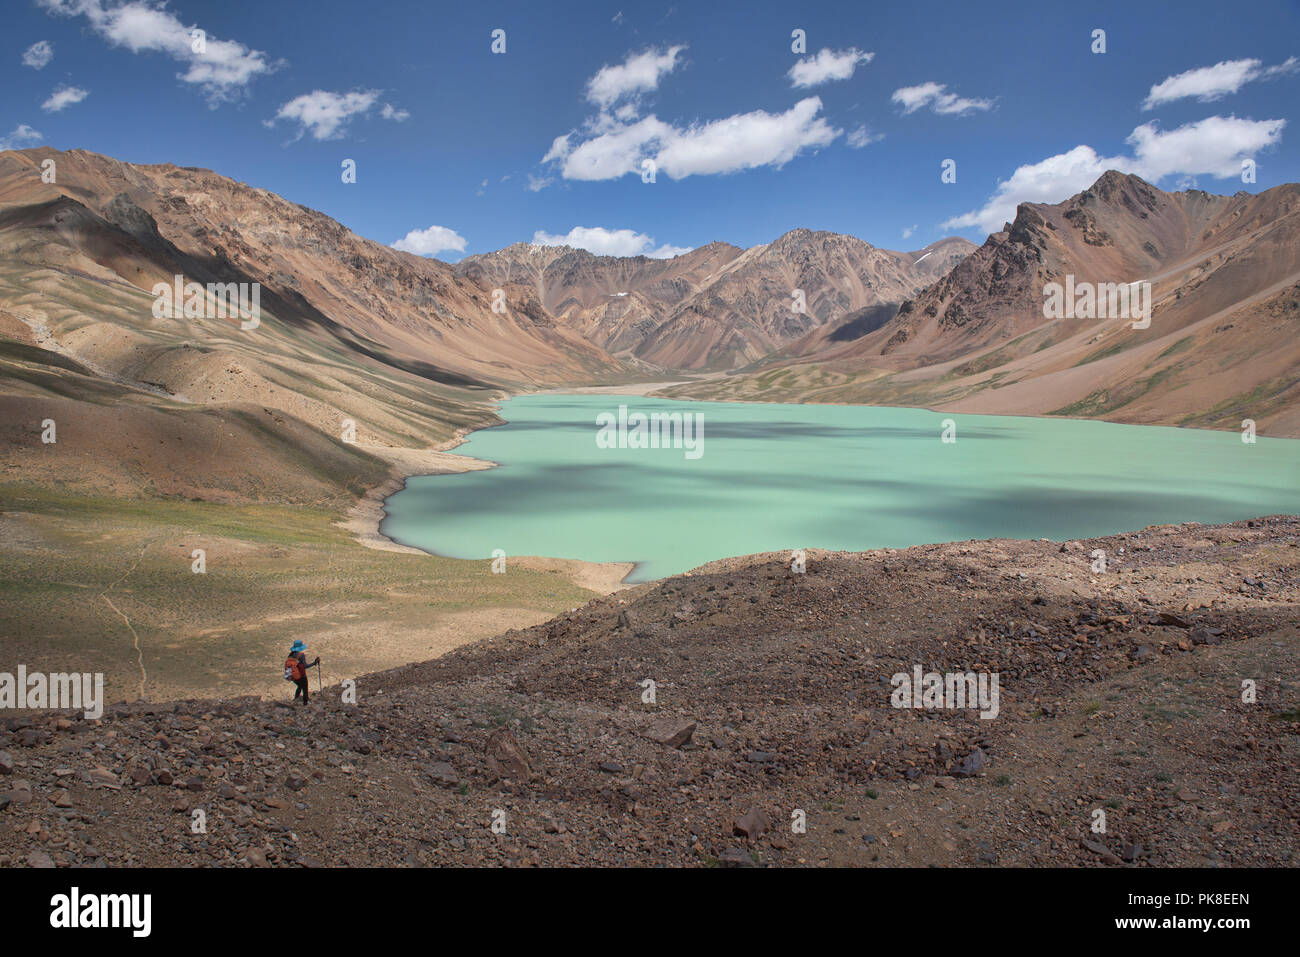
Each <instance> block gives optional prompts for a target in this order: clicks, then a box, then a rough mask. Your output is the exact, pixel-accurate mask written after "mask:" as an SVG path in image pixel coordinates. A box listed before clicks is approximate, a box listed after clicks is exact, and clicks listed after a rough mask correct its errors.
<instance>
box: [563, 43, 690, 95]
mask: <svg viewBox="0 0 1300 957" xmlns="http://www.w3.org/2000/svg"><path fill="white" fill-rule="evenodd" d="M685 49H686V47H685V46H675V47H669V48H668V49H667V50H665V51H664V52H663V53H660V52H658V51H656V50H646V51H644V52H642V53H629V54H628V55H627V59H626V60H624V61H623V62H622V63H620V64H618V65H616V66H605V67H601V68H600V70H598V71H597V72H596V75H595V76H593V77H592V78H591V79H590V80H588V81H587V99H588V100H590V101H591V102H592V103H595V104H596V105H597V106H599V107H600V108H601V109H602V110H606V109H609V107H611V106H613V105H614V104H615V103H617V102H618V101H619V100H621V99H623V98H625V97H628V96H637V95H640V94H642V93H649V92H652V91H654V90H657V89H659V81H660V80H662V79H663V78H664V77H665V76H667V75H668V74H669V73H671V72H672V71H673V70H674V69H675V68H676V67H677V57H678V56H679V55H680V54H681V52H682V51H683V50H685Z"/></svg>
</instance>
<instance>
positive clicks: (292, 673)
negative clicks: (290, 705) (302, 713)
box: [284, 641, 320, 704]
mask: <svg viewBox="0 0 1300 957" xmlns="http://www.w3.org/2000/svg"><path fill="white" fill-rule="evenodd" d="M318 664H320V655H317V656H316V660H315V661H313V662H312V663H311V664H307V646H306V645H304V644H303V643H302V642H301V641H295V642H294V643H293V647H291V648H290V649H289V657H288V658H285V659H284V680H285V681H292V682H293V683H294V684H295V685H297V688H298V690H297V691H295V692H294V693H293V700H294V701H297V700H298V697H299V696H300V695H301V696H302V703H303V704H306V703H307V701H308V693H307V669H308V668H314V667H316V666H317V665H318Z"/></svg>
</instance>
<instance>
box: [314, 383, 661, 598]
mask: <svg viewBox="0 0 1300 957" xmlns="http://www.w3.org/2000/svg"><path fill="white" fill-rule="evenodd" d="M628 394H640V393H628ZM472 431H475V430H472V429H458V430H457V432H456V435H455V437H454V438H453V439H451V440H450V441H449V442H448V443H447V444H446V445H445V446H444V447H443V448H440V449H403V448H393V447H390V446H382V445H362V446H360V447H361V448H362V449H364V450H365V451H367V452H369V453H370V454H371V455H374V456H376V457H378V458H381V459H384V460H385V461H386V462H388V463H389V477H388V478H387V479H385V480H384V481H383V482H381V483H379V484H378V485H375V486H373V487H372V488H370V489H368V490H367V491H366V494H365V495H363V496H362V497H361V498H360V499H359V500H358V501H357V502H356V504H355V505H353V506H352V508H350V509H348V513H347V518H346V519H344V520H343V521H341V522H339V523H337V524H338V527H340V528H342V529H344V530H346V531H348V532H349V533H351V535H352V537H353V539H354V540H356V542H357V543H358V544H360V545H364V546H365V547H366V548H373V549H376V550H378V551H385V552H404V553H406V554H409V555H428V554H430V553H429V552H426V551H424V550H423V549H420V548H415V547H413V546H411V545H403V544H402V543H400V542H396V541H393V539H391V538H389V537H388V536H387V535H385V534H384V533H383V532H381V531H380V530H379V526H380V523H381V522H383V520H384V515H385V512H384V502H385V501H386V500H387V499H388V497H389V496H390V495H393V494H396V493H397V492H399V491H401V490H402V489H403V488H405V487H406V482H407V480H408V479H409V478H411V477H412V476H415V475H452V474H455V473H458V472H478V471H482V470H483V469H490V468H496V466H497V464H498V463H496V462H491V461H488V460H487V459H476V458H474V457H473V456H469V455H457V454H455V453H453V452H452V451H450V450H451V449H454V448H456V447H457V446H460V445H462V444H464V442H465V440H466V439H467V438H468V437H469V434H470V432H472ZM508 560H509V562H510V563H511V564H513V565H517V566H519V567H521V568H528V569H532V570H534V571H547V572H556V573H558V574H561V575H563V576H565V577H566V578H568V579H569V580H570V581H571V582H573V583H574V584H575V585H578V586H579V587H581V588H586V589H588V590H589V591H593V592H595V593H596V594H598V595H608V594H609V593H610V592H614V591H618V590H619V589H621V588H626V587H628V586H627V585H625V584H624V582H623V579H625V578H626V577H627V576H628V575H629V574H631V572H632V569H633V568H635V567H636V564H635V563H634V562H584V561H580V560H578V559H573V558H552V557H549V556H545V555H511V556H509V559H508Z"/></svg>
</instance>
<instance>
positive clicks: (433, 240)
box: [392, 226, 465, 256]
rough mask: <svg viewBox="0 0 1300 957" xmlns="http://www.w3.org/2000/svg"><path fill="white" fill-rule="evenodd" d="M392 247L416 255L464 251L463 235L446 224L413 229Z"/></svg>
mask: <svg viewBox="0 0 1300 957" xmlns="http://www.w3.org/2000/svg"><path fill="white" fill-rule="evenodd" d="M392 246H393V248H394V249H400V250H401V251H402V252H404V253H415V255H417V256H436V255H437V254H438V253H441V252H447V251H448V250H450V251H452V252H458V253H463V252H464V251H465V237H464V236H462V235H460V234H459V233H457V232H456V231H455V230H454V229H448V228H447V227H446V226H430V227H429V228H428V229H413V230H411V231H410V232H409V233H407V234H406V235H405V236H403V237H402V238H401V239H399V240H398V241H397V242H395V243H393V244H392Z"/></svg>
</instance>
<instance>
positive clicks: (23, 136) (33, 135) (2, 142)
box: [0, 123, 45, 150]
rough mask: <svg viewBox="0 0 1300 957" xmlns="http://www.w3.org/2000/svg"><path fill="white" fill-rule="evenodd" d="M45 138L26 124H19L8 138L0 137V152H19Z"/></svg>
mask: <svg viewBox="0 0 1300 957" xmlns="http://www.w3.org/2000/svg"><path fill="white" fill-rule="evenodd" d="M44 138H45V137H44V136H42V135H41V134H40V133H38V132H37V131H36V130H34V129H32V128H31V127H30V126H28V125H27V124H26V123H19V124H18V125H17V126H15V127H14V129H13V132H11V133H10V134H9V135H8V136H0V150H20V149H22V148H23V147H24V146H31V145H32V144H33V143H39V142H40V141H41V140H43V139H44Z"/></svg>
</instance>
